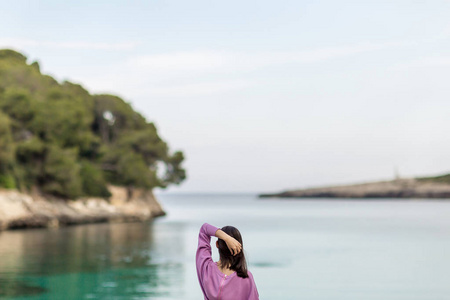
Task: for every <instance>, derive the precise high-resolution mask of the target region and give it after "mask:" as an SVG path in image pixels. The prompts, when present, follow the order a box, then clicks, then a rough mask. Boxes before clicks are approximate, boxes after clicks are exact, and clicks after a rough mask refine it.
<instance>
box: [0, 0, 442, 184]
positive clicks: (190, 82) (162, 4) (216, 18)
mask: <svg viewBox="0 0 450 300" xmlns="http://www.w3.org/2000/svg"><path fill="white" fill-rule="evenodd" d="M1 2H2V4H3V5H2V9H1V10H0V48H12V49H15V50H18V51H21V52H22V53H24V54H25V55H26V56H27V57H28V59H29V62H32V61H35V60H37V61H39V63H40V65H41V71H42V72H43V73H46V74H49V75H51V76H54V77H55V78H56V79H57V80H59V81H63V80H69V81H72V82H75V83H80V84H82V85H83V86H84V87H85V88H87V89H88V91H90V92H91V93H112V94H116V95H119V96H121V97H122V98H123V99H125V100H126V101H127V102H129V103H130V104H131V105H132V106H133V108H134V109H135V110H137V111H139V112H140V113H142V114H143V115H144V116H145V117H146V118H147V119H148V120H149V121H152V122H154V123H155V124H156V126H157V128H158V131H159V133H160V135H161V137H162V138H163V139H164V140H166V141H167V142H168V144H169V146H170V149H171V151H176V150H181V151H183V152H184V154H185V157H186V160H185V163H184V166H185V168H186V169H187V175H188V178H187V180H186V181H185V182H183V183H182V184H181V185H180V186H173V187H170V188H168V189H167V190H166V191H164V192H168V193H172V192H173V193H187V192H237V193H241V192H242V193H247V192H248V193H255V192H256V193H260V192H261V193H265V192H278V191H281V190H286V189H295V188H305V187H314V186H324V185H334V184H346V183H357V182H366V181H372V180H390V179H392V178H393V177H394V173H395V169H397V170H398V173H399V174H400V176H401V177H413V176H425V175H436V174H441V173H450V138H449V131H450V117H449V116H450V114H449V113H450V83H449V78H450V22H449V18H448V16H450V2H449V1H401V0H398V1H396V0H391V1H381V0H377V1H298V0H296V1H266V0H261V1H234V0H229V1H212V0H210V1H198V0H191V1H114V0H109V1H92V0H90V1H85V0H77V1H53V0H48V1H23V0H15V1H1Z"/></svg>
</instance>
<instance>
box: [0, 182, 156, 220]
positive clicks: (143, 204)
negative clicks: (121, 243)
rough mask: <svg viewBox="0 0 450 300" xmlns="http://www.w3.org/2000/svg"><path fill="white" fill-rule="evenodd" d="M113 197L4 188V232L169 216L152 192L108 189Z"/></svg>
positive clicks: (0, 203)
mask: <svg viewBox="0 0 450 300" xmlns="http://www.w3.org/2000/svg"><path fill="white" fill-rule="evenodd" d="M108 189H109V191H110V192H111V194H112V196H111V197H110V198H109V199H108V200H105V199H103V198H83V199H77V200H63V199H59V198H54V197H49V196H45V197H44V196H43V195H42V194H40V193H39V192H32V193H30V194H24V193H20V192H18V191H16V190H2V189H0V229H14V228H33V227H59V226H66V225H73V224H83V223H95V222H110V221H111V222H128V221H143V220H147V219H151V218H153V217H157V216H162V215H165V212H164V210H163V209H162V207H161V205H160V204H159V203H158V201H157V200H156V198H155V196H154V195H153V193H152V191H145V190H143V189H134V190H129V189H126V188H124V187H117V186H108Z"/></svg>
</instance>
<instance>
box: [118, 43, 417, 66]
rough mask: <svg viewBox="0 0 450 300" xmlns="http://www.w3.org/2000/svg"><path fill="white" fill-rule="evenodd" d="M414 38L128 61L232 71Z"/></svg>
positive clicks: (303, 61) (331, 55) (349, 53)
mask: <svg viewBox="0 0 450 300" xmlns="http://www.w3.org/2000/svg"><path fill="white" fill-rule="evenodd" d="M415 44H416V43H414V42H409V41H400V42H385V43H360V44H355V45H349V46H340V47H328V48H319V49H314V50H309V51H298V52H260V53H242V52H230V51H191V52H174V53H163V54H151V55H142V56H137V57H134V58H131V59H129V60H128V61H127V65H128V66H129V67H131V68H136V69H147V70H151V72H162V73H172V72H184V71H194V72H229V71H241V70H253V69H258V68H263V67H268V66H272V65H280V64H288V63H299V64H310V63H318V62H322V61H326V60H331V59H338V58H344V57H348V56H352V55H355V54H359V53H366V52H372V51H377V50H383V49H388V48H392V47H400V46H408V45H415Z"/></svg>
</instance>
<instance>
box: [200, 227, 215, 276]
mask: <svg viewBox="0 0 450 300" xmlns="http://www.w3.org/2000/svg"><path fill="white" fill-rule="evenodd" d="M218 229H219V228H217V227H214V226H212V225H209V224H208V223H205V224H203V225H202V227H201V228H200V232H199V234H198V247H197V255H196V257H195V260H196V264H197V274H198V276H199V278H200V277H201V276H200V275H201V273H202V271H203V270H204V269H205V268H206V266H207V263H208V261H212V258H211V236H215V234H216V231H217V230H218Z"/></svg>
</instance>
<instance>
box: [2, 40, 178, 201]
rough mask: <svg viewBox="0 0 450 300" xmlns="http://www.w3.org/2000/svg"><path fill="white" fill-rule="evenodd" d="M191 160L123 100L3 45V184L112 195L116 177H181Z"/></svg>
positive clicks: (145, 183)
mask: <svg viewBox="0 0 450 300" xmlns="http://www.w3.org/2000/svg"><path fill="white" fill-rule="evenodd" d="M183 160H184V156H183V153H182V152H181V151H176V152H173V153H171V152H170V151H169V147H168V145H167V143H166V142H165V141H164V140H162V139H161V137H160V136H159V135H158V131H157V128H156V126H155V125H154V124H153V123H151V122H148V121H147V120H146V119H145V118H144V117H143V116H142V115H141V114H139V113H138V112H136V111H134V110H133V108H132V107H131V105H130V104H128V103H127V102H125V101H124V100H123V99H121V98H119V97H117V96H114V95H91V94H90V93H89V92H88V91H86V90H85V89H84V88H83V87H82V86H80V85H78V84H73V83H70V82H67V81H65V82H63V83H58V82H57V81H56V80H55V79H53V78H52V77H50V76H48V75H43V74H41V72H40V68H39V64H38V63H37V62H33V63H31V64H28V63H27V58H26V57H25V56H24V55H22V54H20V53H18V52H15V51H13V50H8V49H6V50H0V187H4V188H17V189H20V190H25V191H26V190H29V189H31V188H32V187H37V188H39V189H40V190H42V191H43V192H45V193H48V194H52V195H56V196H59V197H65V198H76V197H81V196H100V197H108V196H109V192H108V190H107V188H106V185H107V184H108V183H111V184H116V185H123V186H128V187H140V188H145V189H152V188H154V187H162V188H165V187H167V186H169V185H170V184H179V183H181V182H182V181H183V180H184V179H185V178H186V172H185V170H184V169H183V167H182V162H183Z"/></svg>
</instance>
